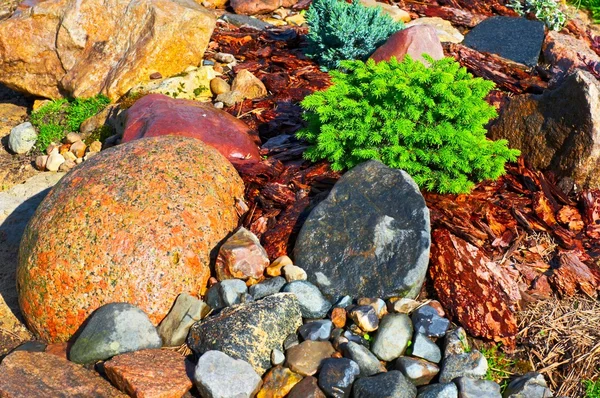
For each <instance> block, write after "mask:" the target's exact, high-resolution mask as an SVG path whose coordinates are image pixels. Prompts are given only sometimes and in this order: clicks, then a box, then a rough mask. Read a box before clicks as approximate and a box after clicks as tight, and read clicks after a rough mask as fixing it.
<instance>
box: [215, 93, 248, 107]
mask: <svg viewBox="0 0 600 398" xmlns="http://www.w3.org/2000/svg"><path fill="white" fill-rule="evenodd" d="M244 99H245V97H244V95H243V94H242V93H240V92H239V91H229V92H227V93H223V94H219V95H217V98H216V101H217V102H216V103H219V102H220V103H222V104H224V105H225V106H233V105H235V104H237V103H239V102H242V101H243V100H244Z"/></svg>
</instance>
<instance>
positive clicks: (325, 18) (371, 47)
mask: <svg viewBox="0 0 600 398" xmlns="http://www.w3.org/2000/svg"><path fill="white" fill-rule="evenodd" d="M306 23H307V25H308V35H307V36H306V40H307V42H308V48H307V49H306V55H307V56H308V57H310V58H314V59H315V60H316V61H317V62H318V63H319V64H320V65H321V66H322V67H323V69H324V70H327V69H336V68H338V67H339V66H340V61H342V60H366V59H367V58H368V57H369V55H371V53H373V52H374V51H375V50H376V49H377V47H379V46H380V45H382V44H383V43H385V41H386V40H387V39H388V37H390V35H391V34H392V33H394V32H397V31H399V30H401V29H404V24H403V23H402V22H395V21H394V20H393V19H392V18H391V17H390V16H389V15H387V14H385V13H383V11H382V10H381V8H380V7H376V8H375V7H365V6H363V5H362V4H361V3H360V0H352V3H347V2H346V1H344V0H313V2H312V4H311V6H310V8H309V9H308V11H307V13H306Z"/></svg>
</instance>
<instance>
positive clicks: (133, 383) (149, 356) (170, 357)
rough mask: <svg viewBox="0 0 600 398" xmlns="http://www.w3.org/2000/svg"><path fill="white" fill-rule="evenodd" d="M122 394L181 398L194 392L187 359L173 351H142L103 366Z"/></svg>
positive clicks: (154, 397) (122, 355)
mask: <svg viewBox="0 0 600 398" xmlns="http://www.w3.org/2000/svg"><path fill="white" fill-rule="evenodd" d="M104 369H105V370H106V375H107V376H108V378H109V379H110V381H111V382H112V383H113V384H114V385H115V386H117V387H118V388H119V389H120V390H121V391H123V392H126V393H127V394H129V395H130V396H132V397H138V398H151V397H152V398H159V397H160V398H179V397H182V396H183V395H184V394H185V393H186V392H188V391H189V390H190V389H191V388H192V381H191V380H190V378H189V377H188V375H187V373H186V368H185V358H184V357H182V356H181V354H179V353H177V352H175V351H171V350H141V351H136V352H129V353H127V354H121V355H117V356H116V357H114V358H113V359H111V360H110V361H108V362H106V363H105V364H104Z"/></svg>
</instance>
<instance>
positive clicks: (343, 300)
mask: <svg viewBox="0 0 600 398" xmlns="http://www.w3.org/2000/svg"><path fill="white" fill-rule="evenodd" d="M350 304H352V297H350V296H344V297H340V298H339V299H338V300H337V301H336V302H335V304H334V305H333V307H334V308H335V307H340V308H346V307H348V306H349V305H350Z"/></svg>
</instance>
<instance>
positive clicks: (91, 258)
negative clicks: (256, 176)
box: [17, 136, 244, 342]
mask: <svg viewBox="0 0 600 398" xmlns="http://www.w3.org/2000/svg"><path fill="white" fill-rule="evenodd" d="M243 190H244V186H243V183H242V180H241V179H240V177H239V175H238V174H237V172H236V171H235V169H234V168H233V167H232V165H231V164H230V163H229V162H227V160H226V159H225V158H224V157H223V156H222V155H221V154H219V153H218V152H217V151H216V150H215V149H213V148H211V147H209V146H208V145H206V144H203V143H202V142H201V141H199V140H196V139H193V138H185V137H175V136H164V137H155V138H145V139H140V140H137V141H135V142H131V143H127V144H124V145H120V146H118V147H113V148H110V149H108V150H105V151H102V152H100V153H99V154H98V155H96V156H94V157H93V158H91V159H90V160H88V161H86V162H84V163H82V164H81V165H80V166H79V167H77V168H76V169H74V170H73V171H71V172H70V173H69V174H68V175H67V176H66V177H65V178H63V179H62V180H61V181H60V183H59V184H57V185H56V186H55V188H54V189H53V190H52V191H51V192H50V194H49V195H48V196H47V197H46V198H45V199H44V201H43V202H42V203H41V204H40V206H39V208H38V210H37V212H36V213H35V215H34V216H33V218H32V220H31V222H30V223H29V224H28V226H27V229H26V230H25V233H24V235H23V240H22V242H21V247H20V253H19V267H18V269H17V286H18V291H19V303H20V306H21V309H22V312H23V315H24V317H25V319H26V321H27V323H28V325H29V326H30V328H31V329H32V330H33V331H34V333H36V334H37V335H38V336H40V337H42V338H43V339H45V340H48V341H51V342H56V341H66V340H67V339H69V338H70V337H71V335H72V334H73V333H74V332H75V331H76V330H77V328H78V327H79V326H80V325H81V323H82V322H83V321H84V320H85V318H86V317H87V316H88V315H89V314H90V313H91V312H92V311H93V310H95V309H97V308H99V307H100V306H101V305H103V304H106V303H109V302H130V303H132V304H135V305H136V306H138V307H139V308H140V309H142V310H143V311H144V312H146V313H147V314H148V316H149V317H150V319H151V320H152V322H153V323H154V325H157V324H158V323H159V322H160V321H161V320H162V319H163V318H164V316H165V315H166V314H167V312H168V311H169V309H170V308H171V306H172V305H173V302H174V301H175V297H177V295H178V294H179V293H182V292H189V293H192V294H198V293H200V294H202V293H204V289H205V287H206V282H207V281H208V278H209V275H210V270H209V261H210V256H209V254H210V251H211V250H212V249H213V248H214V247H215V246H216V245H217V243H218V242H219V241H221V240H222V239H223V238H224V237H225V236H226V235H227V234H228V233H229V232H230V231H231V230H233V229H234V228H235V227H236V226H237V221H238V216H237V214H236V212H235V209H234V202H235V198H236V197H238V198H239V197H242V195H243ZM140 292H143V293H142V294H140Z"/></svg>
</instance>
